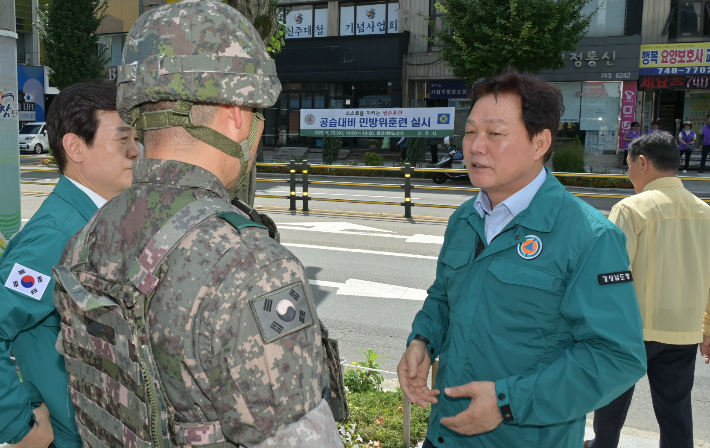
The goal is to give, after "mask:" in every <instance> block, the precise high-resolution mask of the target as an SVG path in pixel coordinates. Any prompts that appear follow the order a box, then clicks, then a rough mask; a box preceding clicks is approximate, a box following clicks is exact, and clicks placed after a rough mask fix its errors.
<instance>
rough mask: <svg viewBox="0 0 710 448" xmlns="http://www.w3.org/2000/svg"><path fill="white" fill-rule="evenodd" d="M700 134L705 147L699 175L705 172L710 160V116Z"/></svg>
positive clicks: (703, 147) (701, 157)
mask: <svg viewBox="0 0 710 448" xmlns="http://www.w3.org/2000/svg"><path fill="white" fill-rule="evenodd" d="M700 134H701V135H702V136H703V146H702V153H701V154H702V155H701V156H700V169H699V170H698V173H704V172H705V162H706V161H707V159H708V152H710V115H708V116H707V123H705V124H704V125H703V127H702V129H700Z"/></svg>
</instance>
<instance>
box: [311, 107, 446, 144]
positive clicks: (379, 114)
mask: <svg viewBox="0 0 710 448" xmlns="http://www.w3.org/2000/svg"><path fill="white" fill-rule="evenodd" d="M453 132H454V108H453V107H430V108H411V109H301V135H303V136H310V137H322V136H325V135H330V136H334V137H445V136H451V135H453Z"/></svg>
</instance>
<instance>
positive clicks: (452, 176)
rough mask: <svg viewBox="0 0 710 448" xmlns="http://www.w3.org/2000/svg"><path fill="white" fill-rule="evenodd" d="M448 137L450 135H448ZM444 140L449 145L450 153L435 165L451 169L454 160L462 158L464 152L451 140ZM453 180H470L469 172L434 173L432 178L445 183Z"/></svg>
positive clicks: (435, 181)
mask: <svg viewBox="0 0 710 448" xmlns="http://www.w3.org/2000/svg"><path fill="white" fill-rule="evenodd" d="M447 139H448V137H447ZM444 142H445V143H446V144H447V146H448V148H447V149H448V153H447V155H445V156H444V157H443V158H442V159H441V160H439V162H438V163H437V164H436V165H434V166H435V167H436V168H443V169H447V170H450V169H451V168H452V166H453V163H454V160H461V159H463V153H461V150H459V149H458V148H457V147H455V146H453V145H451V144H449V142H447V141H446V139H445V140H444ZM447 179H448V180H453V181H459V182H461V181H463V182H465V181H468V180H469V177H468V173H467V172H465V171H464V172H463V173H461V174H459V173H434V175H433V176H432V177H431V180H433V181H434V183H435V184H443V183H444V182H446V180H447Z"/></svg>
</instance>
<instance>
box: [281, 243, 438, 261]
mask: <svg viewBox="0 0 710 448" xmlns="http://www.w3.org/2000/svg"><path fill="white" fill-rule="evenodd" d="M281 244H283V245H284V246H286V247H302V248H304V249H319V250H334V251H337V252H355V253H359V254H372V255H386V256H390V257H404V258H421V259H424V260H436V259H437V258H438V257H434V256H431V255H417V254H402V253H399V252H381V251H378V250H367V249H350V248H346V247H331V246H315V245H312V244H296V243H281Z"/></svg>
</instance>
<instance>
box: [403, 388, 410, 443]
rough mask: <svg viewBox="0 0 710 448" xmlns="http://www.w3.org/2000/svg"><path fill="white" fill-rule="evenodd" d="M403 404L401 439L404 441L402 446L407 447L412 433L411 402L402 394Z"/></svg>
mask: <svg viewBox="0 0 710 448" xmlns="http://www.w3.org/2000/svg"><path fill="white" fill-rule="evenodd" d="M403 404H404V406H402V413H403V414H404V415H403V422H402V441H403V442H404V448H409V445H410V443H409V441H410V439H411V433H412V402H411V401H410V400H409V398H407V396H406V395H405V396H404V403H403Z"/></svg>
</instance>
